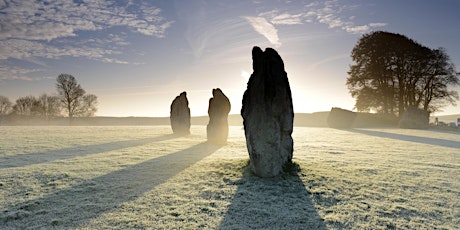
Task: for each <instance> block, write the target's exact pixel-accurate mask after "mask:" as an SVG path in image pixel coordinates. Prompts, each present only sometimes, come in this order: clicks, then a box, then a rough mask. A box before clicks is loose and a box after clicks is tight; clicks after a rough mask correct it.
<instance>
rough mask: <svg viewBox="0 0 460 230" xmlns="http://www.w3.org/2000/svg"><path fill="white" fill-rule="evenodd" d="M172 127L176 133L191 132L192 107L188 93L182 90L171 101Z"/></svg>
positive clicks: (184, 133) (185, 133)
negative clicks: (190, 106)
mask: <svg viewBox="0 0 460 230" xmlns="http://www.w3.org/2000/svg"><path fill="white" fill-rule="evenodd" d="M170 119H171V128H172V130H173V133H174V134H178V135H187V134H190V108H189V107H188V100H187V93H186V92H182V93H181V94H180V95H179V96H177V97H176V98H175V99H174V100H173V102H172V103H171V116H170Z"/></svg>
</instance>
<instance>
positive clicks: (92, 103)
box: [78, 94, 97, 117]
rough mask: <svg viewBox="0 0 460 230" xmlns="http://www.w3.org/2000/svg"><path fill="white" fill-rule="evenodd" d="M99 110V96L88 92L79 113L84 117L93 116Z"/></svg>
mask: <svg viewBox="0 0 460 230" xmlns="http://www.w3.org/2000/svg"><path fill="white" fill-rule="evenodd" d="M96 112H97V96H96V95H94V94H86V95H84V96H83V98H82V101H81V104H80V108H79V112H78V115H79V116H82V117H91V116H94V114H95V113H96Z"/></svg>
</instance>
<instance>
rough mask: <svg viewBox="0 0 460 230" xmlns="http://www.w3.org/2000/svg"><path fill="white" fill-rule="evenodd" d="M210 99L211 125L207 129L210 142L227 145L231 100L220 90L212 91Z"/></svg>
mask: <svg viewBox="0 0 460 230" xmlns="http://www.w3.org/2000/svg"><path fill="white" fill-rule="evenodd" d="M212 96H213V97H212V98H211V99H209V107H208V114H209V124H208V126H207V127H206V130H207V136H208V141H209V142H212V143H216V144H225V143H227V137H228V113H230V108H231V107H230V106H231V105H230V100H228V98H227V97H226V96H225V94H224V93H223V92H222V90H220V89H219V88H217V89H213V90H212Z"/></svg>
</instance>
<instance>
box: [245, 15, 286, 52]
mask: <svg viewBox="0 0 460 230" xmlns="http://www.w3.org/2000/svg"><path fill="white" fill-rule="evenodd" d="M244 18H245V19H246V20H248V22H249V24H251V26H252V27H253V28H254V30H255V31H256V32H257V33H259V34H261V35H262V36H264V37H265V38H267V40H268V41H269V42H270V43H271V44H273V45H274V46H275V47H279V46H281V42H280V40H279V37H278V30H276V28H275V26H273V24H271V23H270V22H268V21H267V20H266V19H265V18H263V17H244Z"/></svg>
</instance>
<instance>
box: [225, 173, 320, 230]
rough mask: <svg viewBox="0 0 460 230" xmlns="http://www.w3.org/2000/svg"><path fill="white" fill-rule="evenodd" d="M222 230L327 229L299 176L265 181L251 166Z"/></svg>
mask: <svg viewBox="0 0 460 230" xmlns="http://www.w3.org/2000/svg"><path fill="white" fill-rule="evenodd" d="M236 183H238V189H237V191H236V193H235V195H234V197H233V199H232V201H231V205H230V207H229V208H228V210H227V213H226V215H225V217H224V219H223V221H222V222H221V224H220V226H219V229H326V225H325V224H324V221H323V219H322V218H321V217H320V216H319V215H318V213H317V212H316V209H315V207H314V206H313V203H312V201H311V198H310V197H311V194H310V192H309V191H308V190H307V189H306V188H305V185H304V184H303V182H302V180H301V179H300V177H299V175H298V173H289V174H284V175H283V176H280V177H276V178H270V179H263V178H259V177H257V176H255V175H253V174H252V173H251V172H250V170H249V166H246V167H245V168H244V173H243V178H241V180H240V181H237V182H236Z"/></svg>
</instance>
